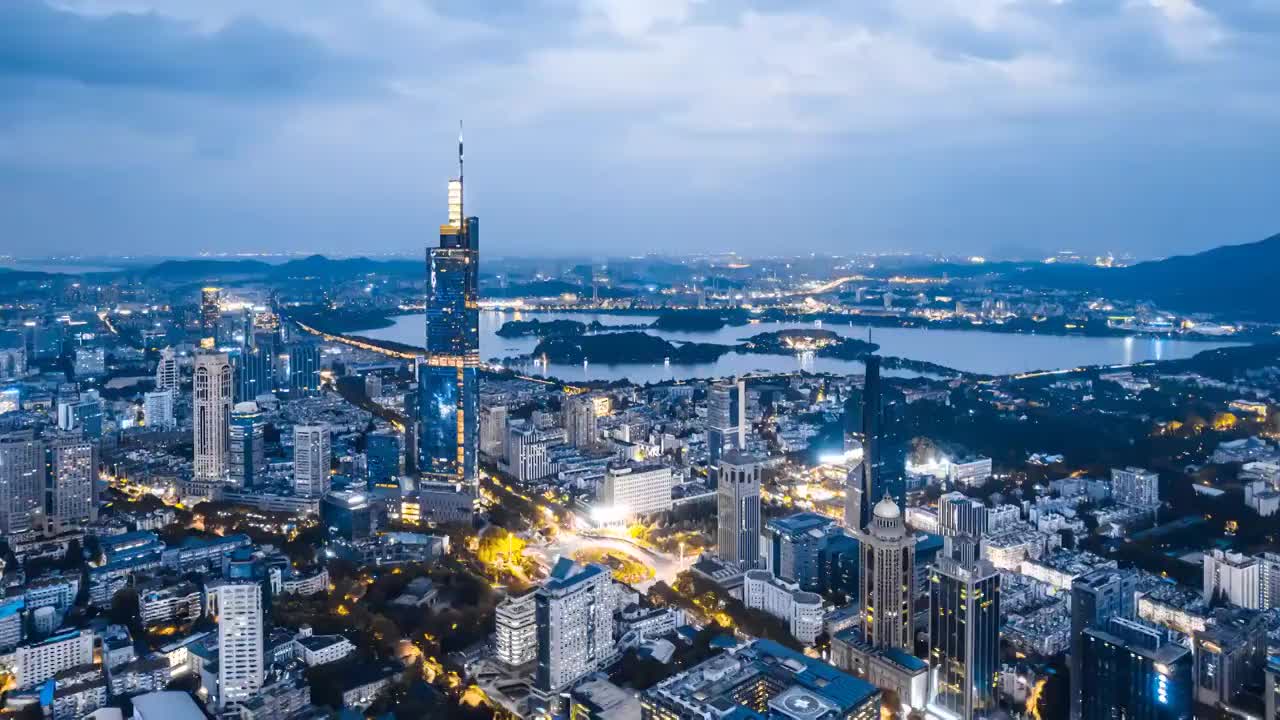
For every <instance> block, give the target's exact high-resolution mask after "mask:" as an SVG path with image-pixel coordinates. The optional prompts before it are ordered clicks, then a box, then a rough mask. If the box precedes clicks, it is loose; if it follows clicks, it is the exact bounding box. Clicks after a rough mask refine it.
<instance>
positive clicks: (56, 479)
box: [45, 437, 98, 532]
mask: <svg viewBox="0 0 1280 720" xmlns="http://www.w3.org/2000/svg"><path fill="white" fill-rule="evenodd" d="M97 480H98V447H97V445H95V444H94V443H92V442H89V441H87V440H83V439H80V438H77V437H60V438H55V439H53V440H51V441H49V442H46V443H45V489H46V493H45V516H46V520H47V522H48V526H49V529H50V530H52V531H54V532H62V531H65V530H70V529H73V528H81V527H84V526H85V525H87V524H89V523H92V522H95V521H96V520H97V519H98V485H97Z"/></svg>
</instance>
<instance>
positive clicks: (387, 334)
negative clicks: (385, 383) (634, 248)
mask: <svg viewBox="0 0 1280 720" xmlns="http://www.w3.org/2000/svg"><path fill="white" fill-rule="evenodd" d="M534 317H536V318H538V319H539V320H543V321H547V320H558V319H568V320H577V321H580V322H584V323H590V322H592V321H593V320H594V321H599V322H600V323H602V324H605V325H624V324H640V323H649V322H652V321H653V320H654V318H655V316H653V315H630V314H626V315H623V314H611V313H554V312H538V313H530V312H513V311H496V310H488V311H483V312H481V313H480V353H481V357H483V358H485V359H486V360H488V359H495V358H497V359H501V358H508V357H514V356H517V355H527V354H528V353H530V352H532V351H533V348H534V347H535V346H537V344H538V338H536V337H519V338H504V337H498V335H497V331H498V329H499V328H501V327H502V324H503V323H505V322H507V321H508V320H520V319H529V318H534ZM393 320H394V324H393V325H391V326H390V327H386V328H380V329H376V330H364V331H355V332H353V333H351V334H355V335H363V336H365V337H369V338H373V339H377V340H392V341H395V342H400V343H405V344H407V345H414V346H418V347H421V346H422V343H423V335H424V333H425V329H424V328H425V325H424V322H425V321H424V316H423V315H422V314H413V315H402V316H399V317H396V318H393ZM812 327H822V328H825V329H827V330H831V331H834V332H837V333H840V334H841V335H845V336H848V337H856V338H861V339H865V338H866V337H867V332H868V328H867V326H865V325H862V326H859V325H852V324H836V323H830V322H827V323H823V324H821V325H820V326H819V325H816V324H814V323H798V322H793V323H782V322H762V323H755V324H751V325H745V326H736V327H724V328H721V329H720V330H715V331H711V332H672V331H658V330H647V331H646V332H649V333H651V334H653V335H657V336H659V337H662V338H665V339H667V340H670V341H673V342H677V341H694V342H706V343H721V344H726V345H732V344H734V343H737V342H739V341H740V340H742V339H743V338H746V337H748V336H750V335H755V334H757V333H762V332H772V331H777V330H784V329H795V328H812ZM871 339H872V340H873V341H874V342H876V343H879V345H880V353H881V354H882V355H893V356H898V357H904V358H909V359H911V360H923V361H927V362H932V363H937V364H939V365H944V366H946V367H951V368H955V369H957V370H963V371H966V372H974V373H985V374H991V375H1007V374H1013V373H1019V372H1029V371H1033V370H1057V369H1061V368H1070V367H1078V366H1082V365H1127V364H1131V363H1137V362H1143V361H1146V360H1174V359H1179V358H1185V357H1190V356H1192V355H1195V354H1196V353H1198V352H1202V351H1205V350H1211V349H1213V348H1217V347H1225V346H1229V345H1238V344H1241V343H1232V342H1220V341H1212V342H1203V341H1189V340H1167V339H1163V338H1154V337H1123V338H1120V337H1083V336H1062V335H1030V334H1015V333H997V332H983V331H980V330H930V329H927V328H874V329H872V330H871ZM523 367H524V369H525V370H526V371H530V372H532V373H534V374H540V375H548V376H554V377H557V378H560V379H562V380H565V381H569V382H583V381H587V380H615V379H623V378H626V379H628V380H631V381H632V382H637V383H646V382H658V381H661V380H673V379H686V378H706V377H725V376H731V375H740V374H745V373H749V372H753V371H766V372H788V371H796V370H807V371H810V372H829V373H838V374H849V373H860V372H862V363H860V362H857V361H853V360H838V359H834V358H825V357H812V356H794V355H757V354H738V353H728V354H726V355H724V356H723V357H721V358H720V359H718V360H716V361H715V362H709V363H699V364H693V365H675V364H666V363H629V364H625V365H600V364H587V365H561V364H556V363H550V364H545V365H544V364H543V363H540V362H535V363H529V364H527V365H525V366H523ZM898 374H903V375H914V374H915V373H910V372H901V373H898Z"/></svg>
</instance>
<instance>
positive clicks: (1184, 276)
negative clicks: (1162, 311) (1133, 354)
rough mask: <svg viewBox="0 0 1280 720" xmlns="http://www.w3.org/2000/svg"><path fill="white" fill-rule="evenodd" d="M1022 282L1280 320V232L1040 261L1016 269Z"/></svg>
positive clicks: (1179, 307) (1173, 307)
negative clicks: (1106, 258)
mask: <svg viewBox="0 0 1280 720" xmlns="http://www.w3.org/2000/svg"><path fill="white" fill-rule="evenodd" d="M1017 277H1018V278H1019V279H1020V280H1021V281H1022V282H1024V283H1025V282H1028V281H1031V282H1034V283H1037V284H1042V285H1045V286H1050V287H1064V288H1072V289H1081V290H1093V291H1095V292H1098V293H1099V294H1101V295H1104V296H1108V297H1116V298H1127V299H1147V300H1151V301H1152V302H1154V303H1156V304H1157V305H1159V306H1161V307H1166V308H1169V309H1171V310H1178V311H1181V312H1214V313H1224V314H1228V315H1232V316H1235V317H1240V318H1247V319H1254V320H1280V302H1277V297H1276V291H1277V289H1278V288H1280V234H1277V235H1272V236H1271V237H1269V238H1266V239H1265V240H1259V241H1258V242H1252V243H1246V244H1244V245H1225V246H1222V247H1217V248H1214V249H1212V250H1206V251H1204V252H1201V253H1196V254H1195V255H1180V256H1176V257H1171V258H1166V259H1164V260H1155V261H1152V262H1144V263H1139V264H1137V265H1133V266H1130V267H1125V268H1113V269H1108V268H1095V267H1090V266H1082V265H1075V266H1072V265H1039V266H1036V267H1033V268H1027V269H1025V270H1023V271H1021V272H1019V273H1018V274H1017Z"/></svg>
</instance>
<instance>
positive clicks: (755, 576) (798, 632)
mask: <svg viewBox="0 0 1280 720" xmlns="http://www.w3.org/2000/svg"><path fill="white" fill-rule="evenodd" d="M742 604H743V605H746V606H747V607H748V608H751V609H754V610H763V611H764V612H766V613H768V614H770V615H772V616H774V617H776V618H778V619H779V620H782V621H783V622H785V623H787V627H788V629H790V631H791V636H792V637H794V638H795V639H796V640H799V641H800V642H802V643H804V644H805V645H812V644H813V643H814V641H815V640H817V638H818V635H820V634H822V621H823V618H824V617H825V616H826V612H825V611H824V608H823V602H822V596H821V595H818V594H817V593H812V592H806V591H804V590H801V589H800V586H799V585H798V584H796V583H794V582H787V581H785V580H780V579H778V578H777V577H774V575H773V573H771V572H769V571H768V570H748V571H747V572H746V574H745V575H744V576H743V580H742Z"/></svg>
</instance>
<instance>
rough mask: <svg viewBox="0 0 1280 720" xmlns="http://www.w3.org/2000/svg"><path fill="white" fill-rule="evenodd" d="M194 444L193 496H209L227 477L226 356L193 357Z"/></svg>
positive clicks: (228, 363)
mask: <svg viewBox="0 0 1280 720" xmlns="http://www.w3.org/2000/svg"><path fill="white" fill-rule="evenodd" d="M191 399H192V415H193V417H192V434H193V436H194V445H195V482H194V484H193V488H192V489H193V493H192V494H195V495H201V496H204V497H208V496H211V495H212V494H213V490H214V489H215V488H216V487H217V486H218V485H220V484H221V483H224V482H226V477H227V435H228V425H229V423H230V420H231V361H230V359H228V358H227V355H226V354H225V353H202V354H200V355H197V356H196V365H195V371H194V373H193V374H192V380H191Z"/></svg>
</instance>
